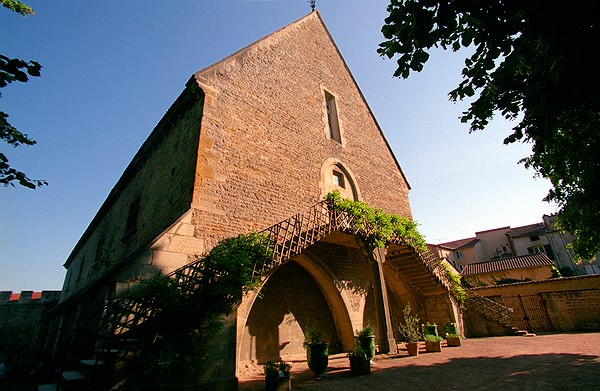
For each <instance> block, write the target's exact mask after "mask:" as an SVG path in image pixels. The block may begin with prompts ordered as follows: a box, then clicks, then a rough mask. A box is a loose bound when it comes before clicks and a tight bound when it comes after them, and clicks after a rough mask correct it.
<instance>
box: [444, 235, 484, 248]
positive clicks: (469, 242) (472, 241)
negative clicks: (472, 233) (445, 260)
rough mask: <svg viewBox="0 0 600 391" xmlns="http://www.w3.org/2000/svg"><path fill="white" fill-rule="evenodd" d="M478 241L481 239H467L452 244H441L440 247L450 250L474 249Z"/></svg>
mask: <svg viewBox="0 0 600 391" xmlns="http://www.w3.org/2000/svg"><path fill="white" fill-rule="evenodd" d="M478 241H479V239H477V238H467V239H459V240H454V241H452V242H446V243H440V244H438V246H440V247H444V248H447V249H449V250H459V249H461V248H467V247H473V246H474V245H475V244H476V243H477V242H478Z"/></svg>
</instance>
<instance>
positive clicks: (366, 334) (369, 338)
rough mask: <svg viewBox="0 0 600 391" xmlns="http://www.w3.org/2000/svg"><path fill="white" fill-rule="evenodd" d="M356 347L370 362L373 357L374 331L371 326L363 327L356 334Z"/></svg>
mask: <svg viewBox="0 0 600 391" xmlns="http://www.w3.org/2000/svg"><path fill="white" fill-rule="evenodd" d="M356 334H357V335H356V340H357V342H358V346H360V347H361V349H362V350H363V351H364V352H365V353H366V354H367V358H368V359H369V360H370V359H372V358H373V357H374V356H375V330H374V329H373V326H365V327H363V328H362V330H358V331H357V332H356Z"/></svg>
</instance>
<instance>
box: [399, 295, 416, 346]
mask: <svg viewBox="0 0 600 391" xmlns="http://www.w3.org/2000/svg"><path fill="white" fill-rule="evenodd" d="M403 312H404V324H401V325H400V326H399V327H398V332H399V334H400V338H401V340H402V341H404V342H405V346H406V350H407V351H408V354H409V355H410V356H416V355H418V354H419V339H421V329H420V325H419V318H418V317H417V316H416V315H411V309H410V304H408V305H407V306H406V307H404V311H403Z"/></svg>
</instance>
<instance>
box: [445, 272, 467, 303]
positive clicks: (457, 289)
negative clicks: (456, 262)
mask: <svg viewBox="0 0 600 391" xmlns="http://www.w3.org/2000/svg"><path fill="white" fill-rule="evenodd" d="M438 267H439V268H440V269H441V270H442V272H443V273H444V276H445V277H446V280H448V282H449V284H450V292H451V293H452V296H454V298H455V299H456V301H458V304H459V305H460V307H461V308H464V306H465V303H466V302H467V291H466V290H465V288H464V287H463V282H462V276H461V275H460V274H457V273H455V272H454V271H453V270H452V268H451V267H450V266H449V265H448V264H447V263H446V262H440V264H439V266H438Z"/></svg>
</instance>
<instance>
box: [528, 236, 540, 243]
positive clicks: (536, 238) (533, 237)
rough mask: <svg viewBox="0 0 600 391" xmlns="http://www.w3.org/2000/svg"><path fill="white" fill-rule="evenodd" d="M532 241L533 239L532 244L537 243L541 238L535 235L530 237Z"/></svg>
mask: <svg viewBox="0 0 600 391" xmlns="http://www.w3.org/2000/svg"><path fill="white" fill-rule="evenodd" d="M530 239H531V241H532V242H535V241H536V240H540V237H539V236H537V235H533V236H531V237H530Z"/></svg>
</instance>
